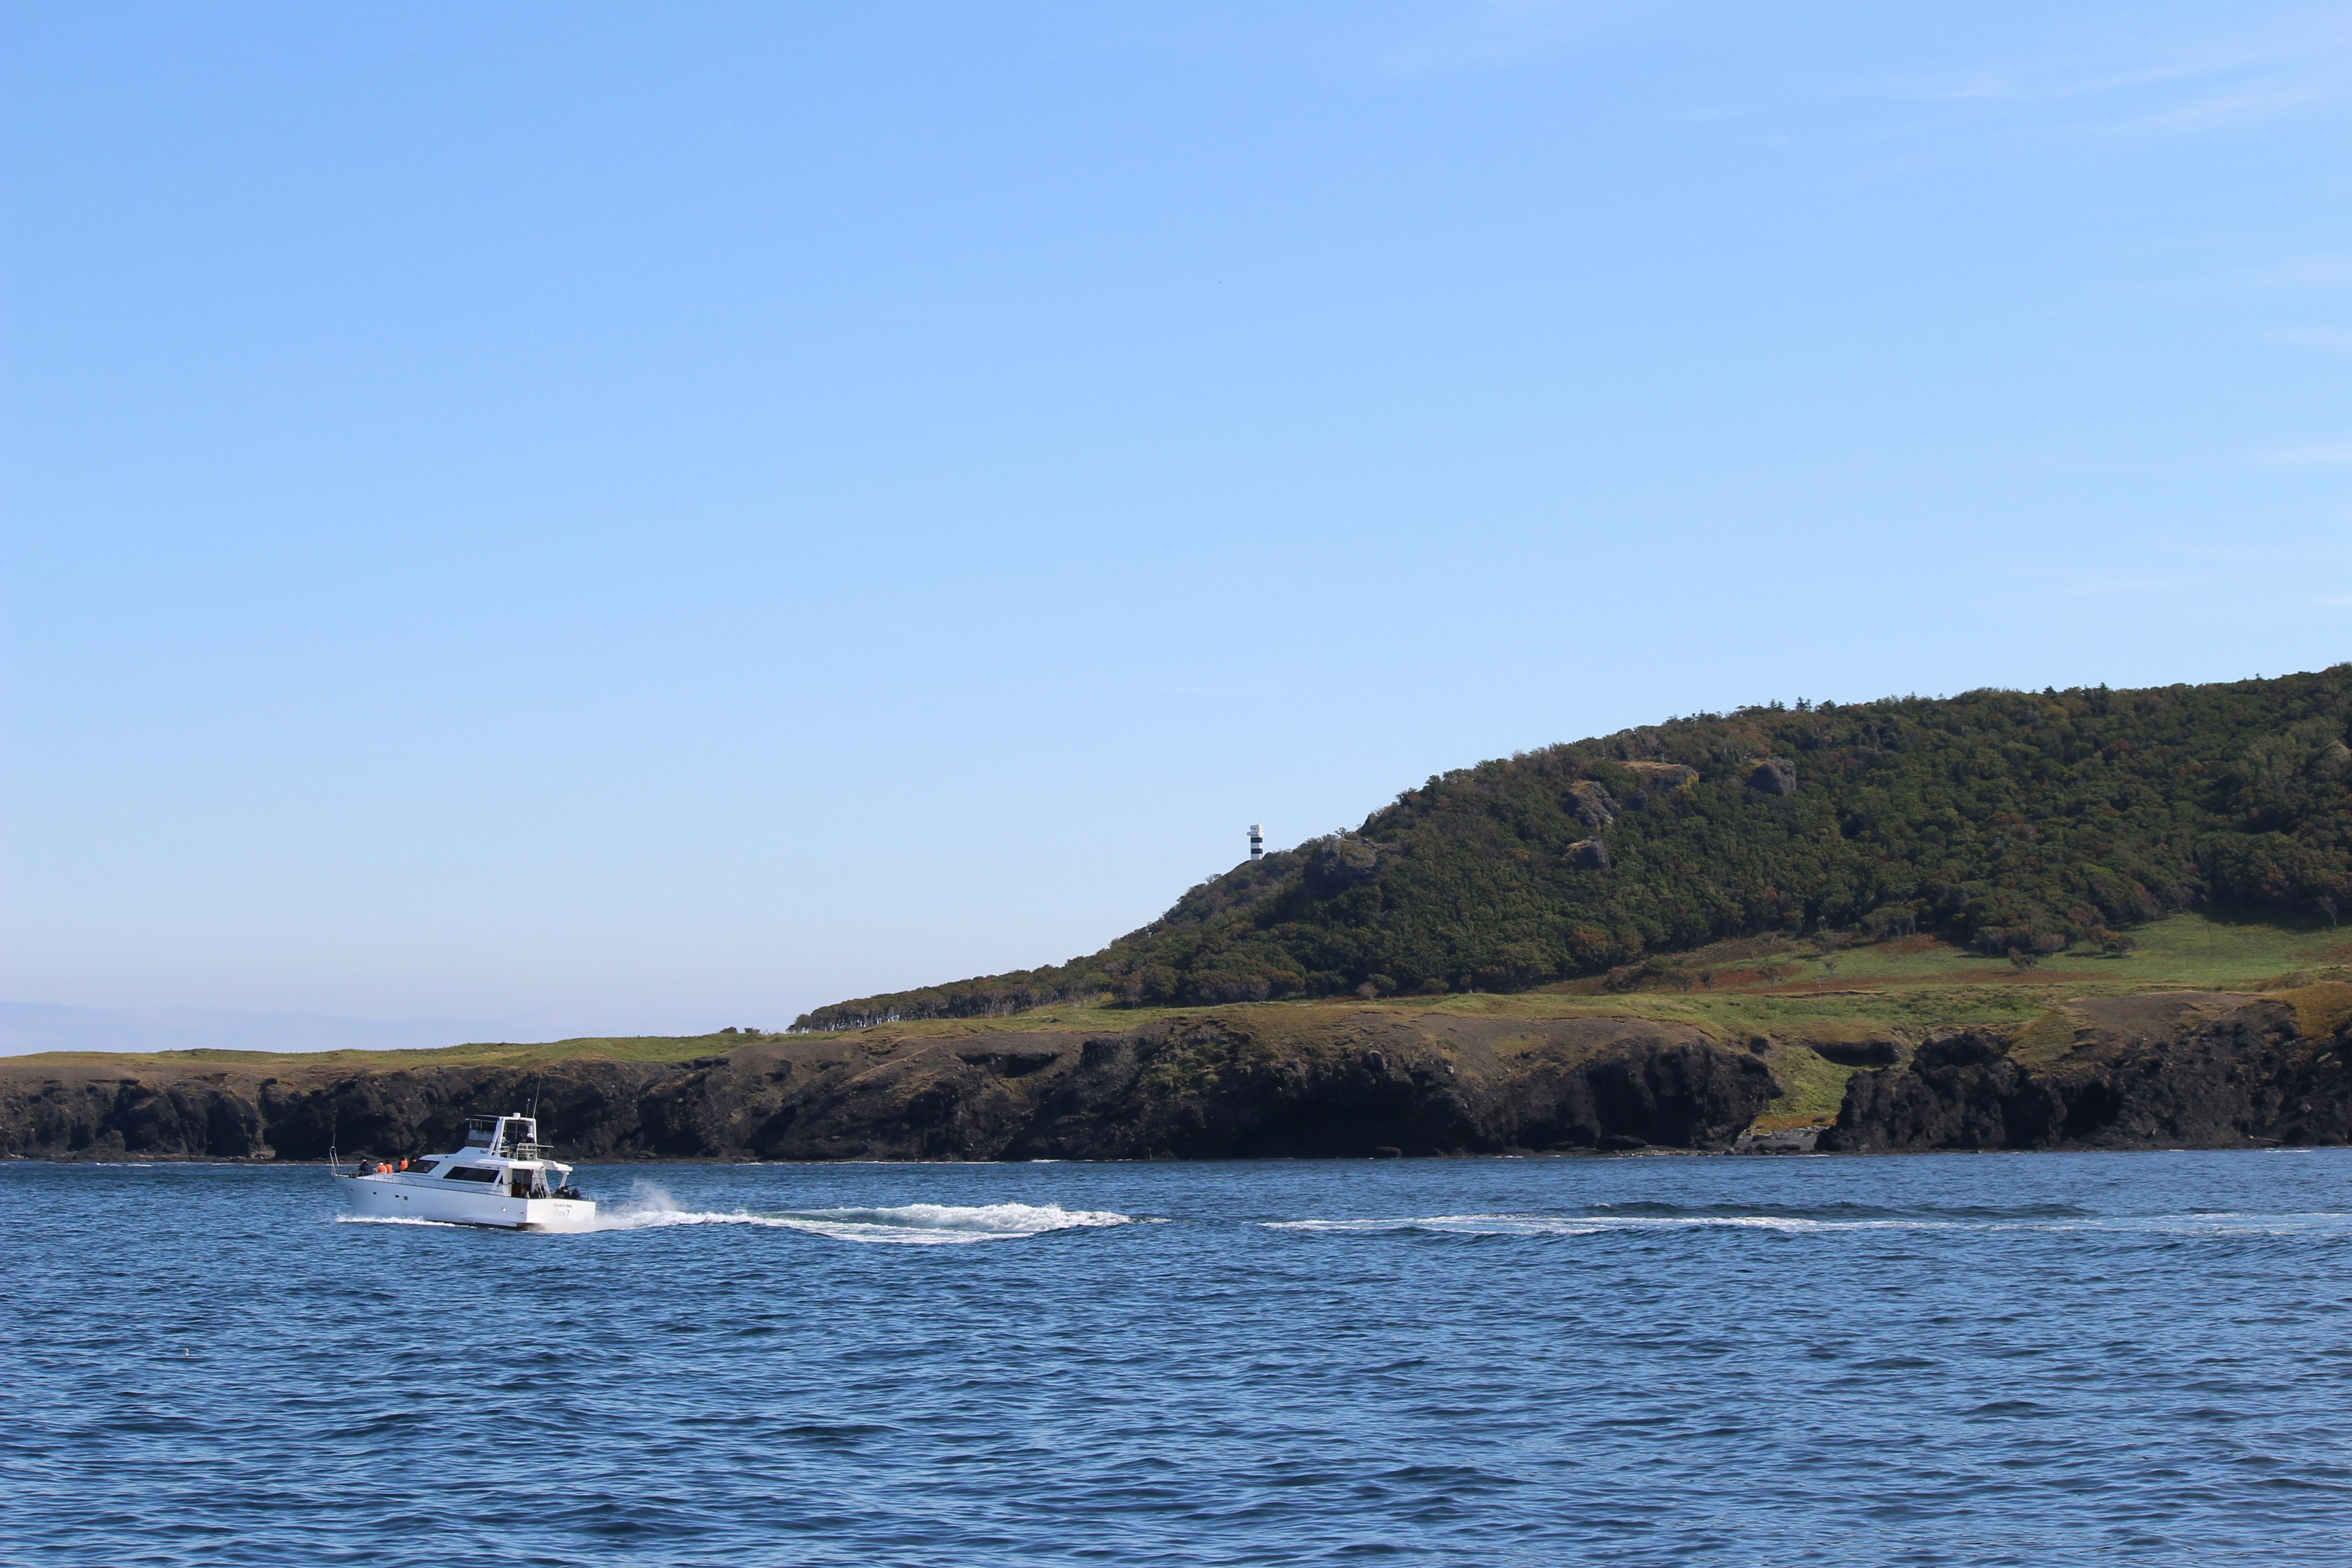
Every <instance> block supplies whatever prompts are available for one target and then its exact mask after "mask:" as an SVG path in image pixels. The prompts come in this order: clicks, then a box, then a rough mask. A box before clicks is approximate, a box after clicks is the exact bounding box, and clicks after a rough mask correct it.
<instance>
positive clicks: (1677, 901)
mask: <svg viewBox="0 0 2352 1568" xmlns="http://www.w3.org/2000/svg"><path fill="white" fill-rule="evenodd" d="M2348 721H2352V665H2339V666H2336V667H2335V668H2331V669H2328V670H2325V671H2322V672H2320V673H2318V674H2313V675H2296V676H2288V677H2284V678H2281V679H2274V680H2254V681H2240V682H2235V683H2231V684H2227V685H2215V686H2194V687H2190V686H2180V687H2167V688H2161V689H2149V690H2139V691H2110V690H2108V689H2105V688H2100V689H2092V690H2070V691H2064V692H2059V691H2044V692H2041V693H2038V694H2037V693H2032V692H2014V691H1980V692H1971V693H1969V694H1966V695H1964V696H1960V697H1956V698H1948V699H1933V700H1930V699H1919V698H1895V699H1887V700H1883V701H1877V702H1867V703H1858V704H1853V705H1845V706H1840V705H1833V704H1828V703H1824V704H1822V706H1821V707H1819V708H1811V707H1808V706H1806V705H1804V704H1800V705H1799V706H1798V707H1797V708H1795V709H1783V708H1781V707H1780V706H1779V705H1777V704H1776V705H1774V706H1772V707H1769V708H1751V709H1743V710H1739V711H1738V712H1735V713H1732V714H1728V715H1717V714H1703V715H1698V716H1696V717H1692V718H1688V719H1677V720H1670V721H1667V722H1665V723H1663V724H1658V725H1654V726H1647V727H1644V728H1642V729H1637V730H1630V731H1623V732H1622V733H1620V734H1616V735H1610V736H1604V737H1601V738H1599V739H1595V740H1588V741H1580V742H1574V743H1573V744H1568V745H1560V746H1554V747H1550V748H1548V749H1546V750H1544V751H1540V752H1529V753H1526V754H1524V755H1520V756H1517V757H1512V758H1509V759H1507V760H1500V761H1495V762H1488V763H1480V764H1479V765H1478V766H1476V767H1473V768H1465V769H1460V770H1457V771H1455V772H1454V773H1446V774H1444V775H1443V776H1442V777H1436V778H1432V779H1431V780H1429V781H1428V782H1427V783H1426V784H1423V785H1422V786H1421V787H1420V788H1418V789H1412V790H1408V791H1406V792H1405V793H1404V794H1402V795H1400V796H1398V798H1397V801H1396V803H1395V804H1394V805H1391V806H1388V807H1385V808H1383V809H1381V810H1380V811H1377V812H1374V813H1373V814H1372V815H1371V816H1370V817H1368V818H1366V819H1365V821H1364V823H1363V825H1362V826H1361V827H1360V828H1358V829H1357V830H1355V831H1354V832H1351V833H1342V834H1337V835H1333V836H1331V837H1326V838H1322V839H1318V840H1315V841H1313V842H1311V843H1309V844H1307V845H1303V846H1301V847H1298V848H1297V849H1295V850H1290V851H1286V852H1283V853H1279V854H1276V855H1271V856H1268V857H1267V858H1265V860H1263V861H1261V862H1258V863H1255V864H1245V865H1243V866H1240V867H1236V868H1234V870H1232V871H1230V872H1228V873H1226V874H1225V875H1224V876H1223V877H1219V878H1217V879H1213V880H1212V881H1209V882H1206V883H1203V884H1202V885H1201V886H1200V887H1197V888H1195V889H1192V891H1191V892H1189V893H1187V894H1186V895H1185V896H1184V897H1183V898H1182V899H1181V900H1179V901H1178V903H1177V904H1176V906H1175V907H1174V908H1173V909H1171V910H1169V911H1168V913H1167V914H1166V915H1164V916H1162V917H1161V918H1160V920H1158V921H1154V922H1153V923H1152V924H1150V925H1149V926H1147V927H1145V928H1143V929H1142V930H1141V931H1135V932H1132V933H1130V934H1129V935H1128V936H1125V937H1122V938H1120V939H1119V940H1118V942H1113V943H1111V944H1110V945H1109V946H1108V947H1107V948H1105V949H1103V950H1102V951H1101V952H1097V953H1094V954H1092V955H1090V956H1088V957H1086V958H1080V959H1075V960H1072V961H1071V962H1070V963H1065V964H1059V965H1055V966H1052V967H1049V968H1044V969H1037V970H1027V971H1021V972H1017V973H1010V974H1003V975H992V976H983V977H980V978H977V979H972V980H965V981H960V982H956V983H953V984H944V985H938V986H930V987H925V988H922V989H919V990H916V991H909V992H899V993H893V994H885V995H878V996H868V997H862V998H858V999H856V1000H854V1001H850V1002H844V1003H839V1004H836V1005H832V1006H829V1007H822V1008H818V1009H816V1010H815V1011H814V1012H813V1013H810V1014H807V1015H804V1016H803V1017H802V1018H801V1019H799V1020H798V1021H797V1022H796V1024H795V1027H796V1028H801V1029H811V1028H814V1029H824V1028H834V1027H842V1026H857V1025H861V1024H869V1023H873V1022H877V1021H882V1020H892V1019H897V1020H905V1019H917V1018H951V1017H979V1016H1004V1015H1006V1014H1010V1013H1016V1012H1023V1011H1027V1010H1031V1009H1034V1008H1037V1007H1040V1006H1048V1005H1067V1004H1100V1005H1112V1006H1126V1007H1137V1006H1152V1005H1171V1004H1174V1005H1183V1004H1194V1005H1213V1004H1219V1003H1231V1002H1237V1001H1252V1000H1265V999H1268V998H1278V997H1311V996H1328V995H1340V994H1356V995H1359V996H1361V997H1365V998H1368V999H1377V998H1381V997H1387V996H1393V995H1401V994H1402V995H1424V996H1434V995H1441V994H1449V993H1468V992H1513V991H1524V990H1527V989H1529V988H1532V987H1538V986H1543V985H1547V984H1555V983H1559V982H1561V981H1564V980H1570V979H1573V978H1576V977H1580V976H1604V975H1607V974H1609V973H1611V972H1612V971H1624V972H1629V973H1631V972H1635V971H1640V970H1643V968H1644V967H1645V966H1646V967H1649V968H1652V969H1654V967H1655V966H1656V964H1658V963H1661V962H1665V955H1672V954H1676V953H1688V952H1695V951H1696V950H1698V949H1701V948H1704V947H1706V946H1708V945H1709V944H1712V943H1719V942H1725V941H1727V940H1733V939H1741V938H1755V937H1763V936H1769V935H1778V936H1780V937H1782V938H1784V939H1796V938H1806V939H1811V938H1813V937H1816V936H1818V935H1819V934H1821V933H1823V932H1827V933H1831V934H1832V937H1833V938H1834V937H1836V936H1840V935H1843V936H1846V937H1849V938H1851V939H1853V940H1855V941H1871V942H1875V941H1878V940H1879V939H1884V938H1886V937H1888V936H1901V935H1906V934H1915V933H1916V934H1933V935H1937V936H1939V937H1942V938H1944V939H1946V941H1947V942H1950V943H1958V944H1964V945H1966V946H1968V947H1969V948H1971V949H1973V950H1974V951H1976V952H1979V953H1980V954H1982V955H1983V956H1984V958H1985V959H1986V960H1987V961H1988V963H1990V965H1992V966H1994V967H1996V968H1997V967H1998V966H1999V965H2000V963H2005V962H2007V960H2008V957H2009V955H2011V954H2016V955H2019V957H2020V958H2021V960H2022V959H2039V960H2041V961H2042V962H2045V963H2047V962H2053V961H2055V960H2057V959H2058V958H2059V957H2060V956H2061V955H2063V958H2064V960H2065V962H2066V963H2069V964H2070V965H2072V964H2077V963H2082V962H2084V957H2083V955H2084V954H2086V953H2092V952H2117V953H2119V952H2124V951H2126V948H2127V947H2128V945H2129V942H2130V941H2131V940H2137V939H2138V937H2139V934H2140V933H2141V932H2143V931H2145V930H2146V929H2147V928H2148V927H2149V926H2150V924H2151V922H2157V921H2162V920H2163V919H2164V918H2165V917H2167V916H2168V915H2173V914H2177V913H2179V912H2180V911H2183V910H2189V909H2191V908H2192V907H2196V908H2202V909H2206V910H2237V911H2244V912H2250V913H2261V914H2267V915H2272V916H2300V917H2305V918H2308V917H2311V916H2314V915H2315V914H2326V913H2327V912H2328V911H2330V910H2352V744H2347V722H2348ZM2330 918H2332V917H2330ZM1923 951H1924V950H1923ZM1892 961H1893V960H1892V957H1891V956H1890V955H1888V954H1885V953H1882V955H1881V957H1880V958H1879V959H1877V960H1874V962H1892ZM1832 962H1835V961H1834V960H1832ZM2117 962H2129V961H2126V960H2118V961H2117ZM1621 978H1622V977H1621Z"/></svg>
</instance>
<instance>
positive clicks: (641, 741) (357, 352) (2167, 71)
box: [0, 0, 2352, 1032]
mask: <svg viewBox="0 0 2352 1568" xmlns="http://www.w3.org/2000/svg"><path fill="white" fill-rule="evenodd" d="M1269 11H1273V12H1275V13H1276V14H1275V15H1271V16H1269V15H1268V14H1267V13H1268V12H1269ZM0 26H5V38H4V39H0V42H5V72H6V78H5V96H6V107H5V113H6V124H5V214H6V218H5V227H6V253H5V316H4V317H0V331H4V332H5V338H4V339H0V348H5V357H0V368H4V369H5V386H0V394H5V409H6V418H5V447H0V459H5V462H4V463H0V505H5V545H0V549H4V550H5V554H4V555H0V567H5V579H4V580H0V594H5V600H0V606H5V647H4V648H0V659H5V664H0V679H5V694H4V695H0V700H5V710H0V714H4V715H5V730H4V731H0V741H4V742H5V773H0V836H5V837H0V857H5V858H0V875H5V884H0V890H5V910H0V922H5V923H0V995H5V996H6V997H8V998H11V999H13V1000H15V1001H16V1002H19V1003H39V1004H46V1005H53V1006H66V1007H81V1008H100V1009H121V1008H144V1009H187V1008H196V1009H230V1010H239V1011H242V1012H247V1013H260V1014H268V1013H272V1012H303V1013H312V1014H327V1015H334V1016H344V1017H351V1018H358V1019H371V1020H395V1019H404V1018H432V1019H465V1020H482V1021H486V1022H484V1023H483V1025H482V1026H484V1027H487V1026H488V1024H489V1022H491V1021H495V1022H498V1023H499V1024H500V1025H501V1026H510V1027H512V1028H515V1029H520V1030H525V1031H528V1030H530V1029H538V1028H543V1029H545V1030H548V1031H551V1032H552V1031H556V1030H559V1029H560V1030H562V1031H564V1032H571V1031H572V1030H575V1029H579V1030H585V1029H597V1030H604V1029H625V1030H638V1029H644V1030H678V1029H687V1028H699V1027H709V1026H717V1025H719V1024H722V1023H741V1024H752V1025H768V1026H775V1025H780V1024H782V1023H783V1022H785V1021H788V1020H789V1018H790V1017H791V1016H792V1015H793V1014H794V1013H795V1012H797V1011H799V1010H801V1009H803V1008H804V1007H806V1006H809V1005H814V1004H816V1003H820V1002H824V1001H828V1000H833V999H835V998H838V997H842V996H845V995H851V994H858V993H862V992H866V991H870V990H875V989H878V988H884V987H892V986H898V985H905V984H917V983H921V982H925V981H930V980H938V979H944V978H952V977H957V976H961V975H965V974H971V973H985V972H989V971H993V970H999V969H1003V968H1007V967H1012V966H1016V965H1020V964H1024V963H1038V962H1053V961H1058V960H1061V959H1065V958H1067V957H1070V956H1071V955H1073V954H1075V953H1078V952H1087V951H1091V950H1092V949H1094V948H1096V947H1097V946H1099V945H1100V944H1101V943H1102V942H1104V941H1105V940H1107V939H1108V938H1109V937H1111V936H1114V935H1116V934H1118V933H1119V932H1121V931H1126V930H1129V929H1131V928H1132V927H1134V926H1136V925H1138V924H1140V923H1141V922H1143V921H1146V920H1148V919H1150V917H1151V916H1152V915H1154V914H1155V913H1157V912H1158V911H1159V910H1160V909H1162V908H1164V907H1165V906H1166V905H1167V904H1168V903H1169V902H1171V900H1173V898H1174V897H1175V896H1176V895H1177V894H1178V893H1179V892H1181V890H1182V889H1184V888H1185V887H1186V886H1188V885H1189V884H1191V883H1192V882H1194V881H1197V880H1198V879H1201V878H1202V877H1204V876H1207V875H1211V874H1213V873H1214V872H1216V871H1218V870H1221V869H1223V868H1225V867H1226V866H1228V865H1230V864H1231V863H1233V861H1234V860H1235V859H1236V858H1239V856H1240V855H1241V853H1242V852H1243V847H1244V838H1243V830H1244V828H1245V827H1246V826H1247V825H1248V824H1249V823H1251V822H1253V821H1260V820H1262V821H1265V823H1267V824H1268V825H1269V829H1270V837H1271V838H1272V839H1273V841H1274V842H1276V844H1287V843H1292V842H1296V841H1297V840H1298V839H1300V838H1304V837H1311V836H1313V835H1315V834H1318V833H1322V832H1326V831H1329V830H1331V829H1333V828H1337V827H1340V826H1350V825H1352V824H1354V823H1355V822H1357V821H1359V820H1360V819H1361V818H1362V816H1364V815H1365V814H1366V813H1367V812H1368V811H1370V810H1371V809H1373V808H1375V807H1377V806H1378V805H1381V804H1382V803H1383V802H1385V801H1386V800H1387V799H1389V798H1390V797H1391V795H1394V794H1395V792H1396V791H1398V790H1399V789H1401V788H1403V787H1406V786H1408V785H1410V784H1415V783H1417V782H1419V781H1420V780H1421V779H1423V778H1424V777H1425V776H1427V775H1428V774H1430V773H1433V772H1437V771H1439V770H1442V769H1444V768H1448V767H1454V766H1459V765H1463V764H1466V763H1472V762H1475V761H1477V760H1478V759H1480V758H1483V757H1488V756H1495V755H1499V754H1505V753H1507V752H1512V751H1514V750H1517V749H1521V748H1526V747H1532V746H1537V745H1541V744H1544V743H1546V742H1552V741H1556V740H1562V739H1570V738H1574V737H1577V736H1580V735H1586V734H1592V733H1598V732H1605V731H1610V730H1613V729H1617V728H1620V727H1622V726H1624V725H1627V724H1633V723H1638V722H1643V721H1651V720H1654V719H1658V718H1662V717H1664V716H1665V715H1667V714H1672V713H1681V712H1688V711H1692V710H1700V709H1721V708H1727V707H1731V706H1735V705H1738V704H1739V703H1742V702H1748V701H1759V700H1769V699H1773V698H1780V699H1794V698H1797V697H1800V696H1807V697H1813V698H1823V697H1829V698H1835V699H1839V700H1857V699H1864V698H1869V697H1872V696H1875V695H1880V694H1884V693H1887V692H1900V691H1919V692H1946V691H1956V690H1962V689H1969V688H1973V687H1979V686H1986V685H2014V686H2033V687H2040V686H2042V685H2045V684H2057V685H2062V686H2063V685H2067V684H2074V683H2093V684H2095V683H2097V682H2101V681H2105V682H2107V683H2109V684H2112V685H2117V686H2123V685H2140V684H2150V683H2159V682H2167V681H2176V680H2209V679H2231V678H2236V677H2242V676H2247V675H2253V674H2258V673H2260V674H2273V673H2278V672H2281V671H2284V670H2288V669H2296V668H2318V667H2321V666H2324V665H2327V664H2330V663H2334V662H2336V661H2338V660H2341V659H2343V658H2347V657H2352V636H2347V633H2352V124H2347V121H2348V120H2352V115H2347V107H2352V8H2347V7H2346V6H2344V5H2265V4H2260V3H2253V4H2245V5H2232V6H2227V7H2223V6H2214V5H2164V4H2148V3H2145V0H2142V3H2136V4H2132V5H2122V4H2083V5H2049V4H2036V5H2022V4H2019V5H2006V4H1985V3H1980V0H1979V3H1970V4H1918V5H1904V6H1899V7H1894V6H1885V5H1863V4H1832V3H1817V4H1808V3H1799V0H1785V3H1778V0H1752V3H1738V0H1716V3H1702V0H1691V3H1672V0H1667V3H1657V4H1643V3H1637V0H1623V3H1609V0H1592V3H1588V4H1566V5H1545V4H1539V3H1534V0H1522V3H1517V4H1507V5H1473V4H1462V5H1448V4H1433V3H1432V4H1405V3H1396V4H1385V5H1383V4H1371V5H1366V4H1350V5H1293V6H1285V7H1278V8H1268V7H1261V6H1255V5H1149V4H1139V5H1121V6H1076V5H996V6H952V5H925V6H911V5H889V4H870V5H857V6H842V7H814V6H807V7H789V6H781V5H742V6H730V5H694V6H660V7H656V6H635V7H628V6H617V5H577V4H566V5H529V4H518V5H501V6H496V7H470V8H468V7H457V6H415V5H404V6H396V5H342V6H314V5H284V6H254V5H226V4H224V5H209V6H204V7H189V6H163V5H157V6H125V5H103V4H74V5H57V4H50V5H38V4H27V5H15V6H12V7H9V8H8V9H7V11H6V12H5V22H0Z"/></svg>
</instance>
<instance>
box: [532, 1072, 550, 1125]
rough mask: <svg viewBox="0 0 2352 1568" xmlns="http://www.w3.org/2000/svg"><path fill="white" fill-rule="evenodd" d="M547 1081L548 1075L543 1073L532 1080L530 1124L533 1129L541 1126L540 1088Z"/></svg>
mask: <svg viewBox="0 0 2352 1568" xmlns="http://www.w3.org/2000/svg"><path fill="white" fill-rule="evenodd" d="M546 1081H547V1075H546V1074H545V1073H541V1074H540V1075H539V1076H538V1077H537V1078H535V1079H531V1080H530V1124H531V1125H532V1126H533V1127H537V1126H538V1125H539V1086H540V1085H541V1084H542V1083H545V1082H546Z"/></svg>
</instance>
